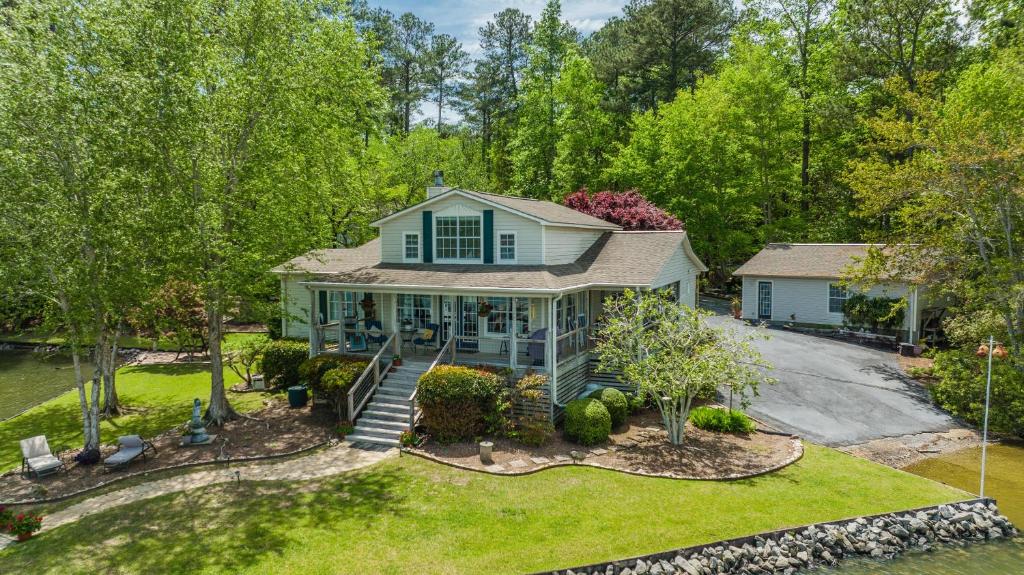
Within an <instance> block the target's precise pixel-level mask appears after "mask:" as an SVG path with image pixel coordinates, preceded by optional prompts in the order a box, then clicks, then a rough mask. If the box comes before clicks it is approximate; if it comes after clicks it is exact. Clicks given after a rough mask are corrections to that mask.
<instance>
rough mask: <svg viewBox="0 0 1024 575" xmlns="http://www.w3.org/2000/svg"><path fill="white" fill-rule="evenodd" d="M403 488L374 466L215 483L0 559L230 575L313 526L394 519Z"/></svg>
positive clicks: (27, 564)
mask: <svg viewBox="0 0 1024 575" xmlns="http://www.w3.org/2000/svg"><path fill="white" fill-rule="evenodd" d="M407 482H408V476H405V475H401V474H399V473H398V472H397V471H396V470H395V469H394V468H392V467H389V466H374V467H373V468H371V469H369V470H364V471H361V472H355V473H352V474H348V475H344V476H342V477H338V478H333V479H330V480H325V481H321V482H310V483H278V482H272V483H253V482H242V483H240V484H225V485H219V486H216V487H211V488H207V489H198V490H193V491H190V492H187V493H179V494H174V495H169V496H164V497H160V498H157V499H153V500H148V501H143V502H140V503H135V504H131V505H128V506H124V507H117V508H113V509H111V510H110V511H107V512H104V513H101V514H97V515H93V516H90V517H86V518H84V519H82V520H81V521H80V522H79V523H78V524H76V528H68V527H62V528H58V529H55V530H54V531H52V532H46V533H43V534H41V535H39V536H37V537H36V538H34V539H33V540H31V541H28V542H26V543H22V544H19V545H17V546H15V547H14V548H13V549H11V550H10V551H9V552H8V555H7V556H6V557H3V556H0V557H2V562H4V563H7V564H9V565H11V566H12V567H14V566H16V565H19V564H20V565H21V566H22V567H23V568H22V569H21V571H24V572H32V573H37V572H54V573H65V572H79V571H81V572H92V573H96V572H99V573H115V572H116V573H121V572H130V573H192V572H197V571H204V570H205V571H210V572H217V573H234V572H238V571H241V570H245V569H247V568H250V567H252V566H255V565H258V564H260V563H262V562H264V561H267V560H268V559H272V556H282V555H284V554H285V553H286V551H287V550H288V549H289V547H292V548H294V547H299V546H301V545H303V544H304V543H306V542H307V541H308V537H309V536H310V535H312V534H315V531H314V530H317V529H323V530H333V529H342V528H345V527H351V526H352V525H353V521H359V522H361V523H362V522H365V523H366V524H367V525H369V524H371V523H372V522H373V521H374V520H377V519H379V518H380V517H381V516H385V515H391V516H401V515H402V514H403V513H404V509H405V500H406V498H405V495H404V489H403V484H405V483H407Z"/></svg>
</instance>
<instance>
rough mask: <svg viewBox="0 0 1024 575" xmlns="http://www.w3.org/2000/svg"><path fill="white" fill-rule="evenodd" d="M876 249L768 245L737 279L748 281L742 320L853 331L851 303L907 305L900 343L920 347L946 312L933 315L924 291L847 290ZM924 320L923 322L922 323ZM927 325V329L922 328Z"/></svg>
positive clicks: (911, 287)
mask: <svg viewBox="0 0 1024 575" xmlns="http://www.w3.org/2000/svg"><path fill="white" fill-rule="evenodd" d="M872 245H873V244H768V245H767V246H766V247H765V248H764V249H763V250H761V251H760V252H758V253H757V255H755V256H754V257H752V258H751V259H750V260H749V261H748V262H747V263H745V264H743V265H742V266H740V268H739V269H737V270H736V271H735V272H733V275H735V276H737V277H742V279H743V308H742V317H743V319H745V320H750V321H755V322H756V321H761V322H767V323H770V324H793V325H798V326H808V327H840V326H844V325H849V322H848V321H847V318H846V316H845V314H844V313H843V309H844V304H845V303H846V301H847V299H849V298H850V297H852V296H854V295H855V294H859V293H864V294H865V295H867V296H868V297H869V298H890V299H902V298H905V299H906V302H907V303H906V308H905V310H904V318H903V322H902V326H901V327H900V328H899V329H896V330H893V331H895V332H896V333H893V334H892V335H895V336H896V337H897V338H898V339H899V341H904V342H911V343H916V342H917V341H918V340H919V339H921V334H922V327H927V325H930V324H932V323H934V322H937V319H938V317H939V316H941V310H939V309H928V308H927V305H926V302H925V298H924V297H923V296H924V294H923V289H922V288H921V287H920V286H917V285H915V284H912V283H908V282H904V281H898V280H896V279H893V280H891V281H889V282H886V283H883V284H879V285H876V286H873V287H871V288H870V289H869V290H867V291H864V292H861V291H858V290H856V289H850V288H846V287H843V285H842V284H841V280H842V278H843V276H844V273H845V272H846V271H847V270H848V269H849V268H850V267H852V266H855V265H857V262H858V260H860V259H863V258H864V257H866V256H867V252H868V248H870V247H872ZM922 318H924V321H922ZM923 324H926V325H923ZM852 327H853V328H854V329H864V328H863V326H852Z"/></svg>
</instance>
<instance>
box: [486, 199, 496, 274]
mask: <svg viewBox="0 0 1024 575" xmlns="http://www.w3.org/2000/svg"><path fill="white" fill-rule="evenodd" d="M484 263H485V264H493V263H494V210H484Z"/></svg>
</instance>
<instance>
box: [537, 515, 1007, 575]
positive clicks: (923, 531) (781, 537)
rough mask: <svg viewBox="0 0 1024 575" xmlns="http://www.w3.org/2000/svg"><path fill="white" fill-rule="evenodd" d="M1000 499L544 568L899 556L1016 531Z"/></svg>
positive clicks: (679, 567) (594, 569) (732, 565)
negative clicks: (999, 505) (1002, 511)
mask: <svg viewBox="0 0 1024 575" xmlns="http://www.w3.org/2000/svg"><path fill="white" fill-rule="evenodd" d="M1016 534H1017V530H1016V528H1015V527H1014V526H1013V524H1012V523H1010V521H1009V520H1008V519H1006V517H1004V516H1002V515H1000V514H999V511H998V508H997V507H996V503H995V500H994V499H991V498H977V499H969V500H965V501H959V502H955V503H949V504H942V505H933V506H928V507H918V508H915V509H909V510H905V511H895V512H889V513H880V514H876V515H866V516H862V517H854V518H847V519H839V520H835V521H828V522H823V523H814V524H810V525H803V526H800V527H790V528H783V529H777V530H774V531H768V532H764V533H760V534H757V535H748V536H744V537H737V538H734V539H726V540H722V541H716V542H713V543H705V544H701V545H693V546H690V547H683V548H680V549H675V550H671V551H664V552H659V553H652V554H648V555H640V556H637V557H631V558H628V559H620V560H615V561H606V562H602V563H594V564H590V565H585V566H580V567H573V568H571V569H556V570H554V571H539V572H537V574H536V575H541V574H550V575H645V574H649V575H672V574H679V575H706V574H710V573H724V574H737V575H751V574H765V575H767V574H784V575H792V574H793V573H796V572H798V571H804V570H807V569H813V568H815V567H817V566H822V565H835V564H837V563H838V562H839V561H840V560H841V559H843V558H845V557H847V556H868V557H878V558H882V557H886V558H891V557H895V556H898V555H900V554H902V553H903V552H904V551H905V550H907V549H912V548H913V549H920V550H924V551H928V550H931V549H932V548H933V546H934V545H937V544H948V543H955V542H972V541H987V540H995V539H1000V538H1004V537H1013V536H1015V535H1016Z"/></svg>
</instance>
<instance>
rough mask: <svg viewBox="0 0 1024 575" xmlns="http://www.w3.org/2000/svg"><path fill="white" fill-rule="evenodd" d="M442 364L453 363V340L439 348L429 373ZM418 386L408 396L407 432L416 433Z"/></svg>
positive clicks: (449, 339) (428, 369)
mask: <svg viewBox="0 0 1024 575" xmlns="http://www.w3.org/2000/svg"><path fill="white" fill-rule="evenodd" d="M442 363H449V364H450V363H455V338H454V337H450V338H448V341H446V342H445V343H444V345H443V346H441V349H440V351H438V352H437V356H436V357H435V358H434V361H433V363H431V364H430V367H428V368H427V371H430V370H432V369H434V368H435V367H437V366H438V365H440V364H442ZM419 390H420V388H419V386H418V385H417V386H416V389H414V390H412V395H410V396H409V432H410V433H412V432H414V431H416V394H417V393H419Z"/></svg>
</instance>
